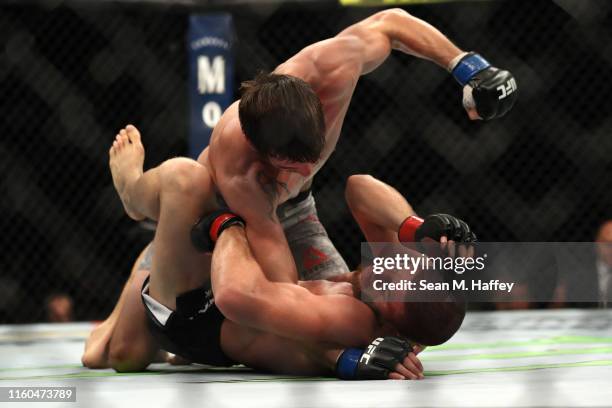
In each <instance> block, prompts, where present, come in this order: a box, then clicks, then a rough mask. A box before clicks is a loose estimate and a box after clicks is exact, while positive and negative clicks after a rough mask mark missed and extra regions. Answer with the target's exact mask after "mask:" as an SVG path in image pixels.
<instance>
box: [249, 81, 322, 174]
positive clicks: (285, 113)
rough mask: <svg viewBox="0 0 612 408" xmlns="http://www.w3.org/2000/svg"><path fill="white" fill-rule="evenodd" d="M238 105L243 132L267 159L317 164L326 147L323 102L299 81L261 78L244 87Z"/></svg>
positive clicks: (309, 87) (304, 83)
mask: <svg viewBox="0 0 612 408" xmlns="http://www.w3.org/2000/svg"><path fill="white" fill-rule="evenodd" d="M240 92H241V98H240V104H239V105H238V114H239V116H240V125H241V127H242V131H243V132H244V134H245V135H246V137H247V139H248V140H249V141H250V143H251V144H252V145H253V147H254V148H255V149H256V150H257V151H258V152H259V153H260V154H261V155H262V156H264V157H265V158H267V159H273V160H277V161H278V160H280V161H288V162H297V163H314V162H316V161H317V160H318V159H319V158H320V156H321V152H322V151H323V146H324V145H325V120H324V117H323V109H322V107H321V101H320V100H319V97H318V96H317V94H316V93H315V92H314V90H313V89H312V87H311V86H310V85H308V84H307V83H306V82H304V81H302V80H301V79H299V78H296V77H293V76H289V75H279V74H263V73H262V74H259V75H257V76H256V77H255V79H253V80H252V81H246V82H243V83H242V86H241V88H240Z"/></svg>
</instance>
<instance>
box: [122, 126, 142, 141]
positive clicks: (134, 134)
mask: <svg viewBox="0 0 612 408" xmlns="http://www.w3.org/2000/svg"><path fill="white" fill-rule="evenodd" d="M125 129H126V131H127V135H128V137H129V139H130V142H132V143H139V142H140V132H139V131H138V129H136V126H134V125H127V126H126V128H125Z"/></svg>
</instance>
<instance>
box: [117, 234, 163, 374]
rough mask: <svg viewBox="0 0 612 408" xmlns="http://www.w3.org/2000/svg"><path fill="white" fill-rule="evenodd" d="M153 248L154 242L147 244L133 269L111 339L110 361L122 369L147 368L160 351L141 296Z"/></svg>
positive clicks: (118, 368)
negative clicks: (152, 333) (148, 322)
mask: <svg viewBox="0 0 612 408" xmlns="http://www.w3.org/2000/svg"><path fill="white" fill-rule="evenodd" d="M152 251H153V249H152V248H151V245H149V246H147V247H146V248H145V249H144V251H143V252H142V254H141V256H139V257H138V260H137V262H136V264H135V265H134V267H133V269H132V273H131V276H130V279H129V281H128V286H127V287H126V291H125V298H124V301H123V305H122V307H121V309H120V310H119V312H118V316H117V321H116V324H115V327H114V330H113V334H112V336H111V339H110V346H109V362H110V365H111V367H113V368H115V369H116V370H119V371H135V370H141V369H144V368H145V367H146V366H148V365H149V363H151V362H152V361H153V358H154V357H155V354H156V353H157V351H158V350H159V345H158V344H157V342H156V341H155V339H154V338H153V337H152V336H151V333H150V332H149V328H148V324H147V316H146V314H145V310H144V306H143V304H142V298H141V291H142V284H143V282H144V280H145V279H146V277H147V276H149V272H150V268H151V256H152Z"/></svg>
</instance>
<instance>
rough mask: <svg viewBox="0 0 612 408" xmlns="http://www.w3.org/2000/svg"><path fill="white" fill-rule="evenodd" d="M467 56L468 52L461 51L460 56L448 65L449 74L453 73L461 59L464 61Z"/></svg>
mask: <svg viewBox="0 0 612 408" xmlns="http://www.w3.org/2000/svg"><path fill="white" fill-rule="evenodd" d="M467 54H468V53H467V51H461V52H460V53H459V54H457V55H456V56H455V57H453V59H451V60H450V62H449V63H448V65H447V66H446V70H447V71H448V72H453V69H455V67H456V66H457V64H458V63H459V61H461V59H463V57H465V56H466V55H467Z"/></svg>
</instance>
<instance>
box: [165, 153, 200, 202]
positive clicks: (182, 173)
mask: <svg viewBox="0 0 612 408" xmlns="http://www.w3.org/2000/svg"><path fill="white" fill-rule="evenodd" d="M160 171H161V173H160V175H161V190H162V191H172V192H175V193H184V194H188V195H190V196H197V195H198V194H205V193H207V192H208V191H209V185H210V182H211V178H210V174H209V173H208V171H207V170H206V168H205V167H204V166H202V165H201V164H200V163H198V162H196V161H195V160H191V159H187V158H184V157H177V158H174V159H170V160H166V161H165V162H164V163H163V164H162V165H161V166H160Z"/></svg>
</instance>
